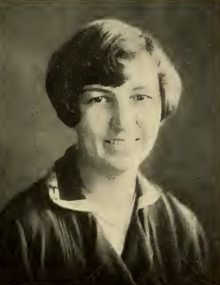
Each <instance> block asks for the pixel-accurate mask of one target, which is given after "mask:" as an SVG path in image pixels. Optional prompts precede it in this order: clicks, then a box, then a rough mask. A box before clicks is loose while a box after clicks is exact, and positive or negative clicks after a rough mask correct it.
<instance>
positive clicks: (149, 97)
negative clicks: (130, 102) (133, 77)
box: [130, 94, 153, 99]
mask: <svg viewBox="0 0 220 285" xmlns="http://www.w3.org/2000/svg"><path fill="white" fill-rule="evenodd" d="M136 96H144V97H147V98H148V99H153V97H151V96H149V95H146V94H135V95H132V96H131V97H130V98H133V97H136Z"/></svg>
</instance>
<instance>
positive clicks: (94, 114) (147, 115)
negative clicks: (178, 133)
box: [75, 51, 161, 171]
mask: <svg viewBox="0 0 220 285" xmlns="http://www.w3.org/2000/svg"><path fill="white" fill-rule="evenodd" d="M120 62H121V63H122V64H123V65H124V69H123V72H124V75H125V77H126V79H127V80H126V81H125V83H124V84H123V85H121V86H119V87H111V86H102V85H89V86H85V87H84V93H83V94H82V96H81V99H80V102H79V104H80V105H79V106H80V111H81V121H80V123H79V124H78V125H77V126H76V127H75V129H76V131H77V134H78V150H79V152H80V155H82V157H84V158H85V159H86V161H87V162H88V163H89V162H91V163H92V164H93V165H96V166H98V165H106V166H107V165H108V166H110V167H112V168H113V169H115V170H120V171H126V170H128V169H130V168H138V167H139V165H140V164H141V163H142V162H143V160H144V159H145V158H146V157H147V156H148V154H149V152H150V150H151V149H152V147H153V145H154V143H155V140H156V137H157V134H158V130H159V126H160V117H161V98H160V91H159V82H158V72H157V66H156V64H155V63H154V62H153V59H152V57H151V56H150V55H148V53H146V52H145V51H143V52H140V53H139V54H138V55H137V56H136V57H135V59H133V60H132V61H128V60H120ZM103 163H104V164H103Z"/></svg>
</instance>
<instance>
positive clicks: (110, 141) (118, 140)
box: [105, 138, 140, 144]
mask: <svg viewBox="0 0 220 285" xmlns="http://www.w3.org/2000/svg"><path fill="white" fill-rule="evenodd" d="M138 140H140V138H137V139H135V141H138ZM105 142H106V143H109V144H125V140H124V139H111V140H105Z"/></svg>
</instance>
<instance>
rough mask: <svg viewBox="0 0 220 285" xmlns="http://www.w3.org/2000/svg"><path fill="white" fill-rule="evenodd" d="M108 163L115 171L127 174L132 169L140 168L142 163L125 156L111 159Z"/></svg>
mask: <svg viewBox="0 0 220 285" xmlns="http://www.w3.org/2000/svg"><path fill="white" fill-rule="evenodd" d="M106 162H107V163H108V164H109V165H110V166H111V167H112V168H114V169H115V170H117V171H122V172H125V171H127V170H130V169H132V168H133V169H137V168H139V166H140V164H141V162H140V161H139V160H138V161H137V159H136V158H134V157H129V156H124V157H111V158H108V159H107V160H106Z"/></svg>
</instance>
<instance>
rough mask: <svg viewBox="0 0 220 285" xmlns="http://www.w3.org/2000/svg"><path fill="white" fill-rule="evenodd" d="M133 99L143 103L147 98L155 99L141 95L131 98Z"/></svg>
mask: <svg viewBox="0 0 220 285" xmlns="http://www.w3.org/2000/svg"><path fill="white" fill-rule="evenodd" d="M131 98H132V99H134V101H143V100H144V99H146V98H148V99H153V98H152V97H151V96H148V95H141V94H137V95H134V96H131Z"/></svg>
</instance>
